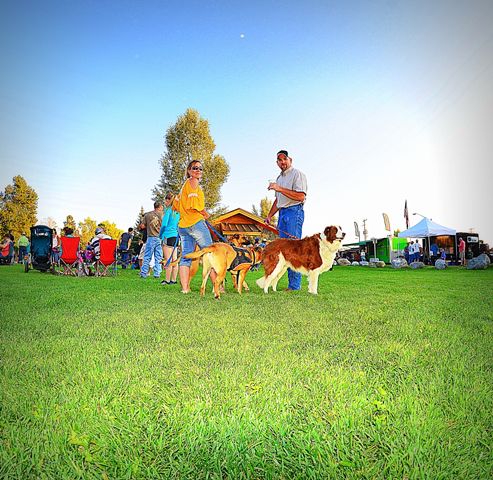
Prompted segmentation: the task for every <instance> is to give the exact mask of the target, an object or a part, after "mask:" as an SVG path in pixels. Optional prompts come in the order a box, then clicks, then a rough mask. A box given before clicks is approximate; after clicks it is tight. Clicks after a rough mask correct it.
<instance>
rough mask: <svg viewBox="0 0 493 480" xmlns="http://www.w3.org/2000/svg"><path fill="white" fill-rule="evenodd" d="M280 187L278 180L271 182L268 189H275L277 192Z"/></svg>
mask: <svg viewBox="0 0 493 480" xmlns="http://www.w3.org/2000/svg"><path fill="white" fill-rule="evenodd" d="M278 189H279V185H277V183H276V182H270V183H269V186H268V187H267V190H274V191H275V192H277V191H278Z"/></svg>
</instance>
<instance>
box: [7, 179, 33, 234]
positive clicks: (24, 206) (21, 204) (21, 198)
mask: <svg viewBox="0 0 493 480" xmlns="http://www.w3.org/2000/svg"><path fill="white" fill-rule="evenodd" d="M12 180H13V184H12V185H7V186H6V187H5V190H4V191H3V192H0V230H1V234H2V235H5V234H6V233H8V232H9V231H11V232H12V234H13V235H14V237H15V238H18V237H19V236H20V234H21V233H22V232H25V233H28V232H29V228H30V227H31V226H32V225H34V224H35V223H36V220H37V219H36V213H37V211H38V194H37V193H36V192H35V191H34V189H33V188H32V187H30V186H29V185H28V184H27V182H26V180H24V178H23V177H21V176H20V175H17V176H15V177H14V178H13V179H12Z"/></svg>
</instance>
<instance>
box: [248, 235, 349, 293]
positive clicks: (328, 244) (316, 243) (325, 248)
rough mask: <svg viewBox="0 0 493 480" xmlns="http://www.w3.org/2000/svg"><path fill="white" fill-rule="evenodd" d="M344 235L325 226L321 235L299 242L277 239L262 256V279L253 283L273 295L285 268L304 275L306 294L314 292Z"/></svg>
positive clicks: (339, 246) (330, 265) (316, 290)
mask: <svg viewBox="0 0 493 480" xmlns="http://www.w3.org/2000/svg"><path fill="white" fill-rule="evenodd" d="M345 236H346V234H345V233H343V231H342V229H341V227H335V226H330V227H326V228H325V230H324V232H323V233H318V234H316V235H312V236H311V237H305V238H302V239H300V240H298V239H296V240H291V239H287V238H278V239H276V240H274V241H273V242H271V243H269V244H268V245H267V246H266V247H265V249H264V253H263V255H262V262H263V264H264V270H265V273H264V276H263V277H261V278H259V279H258V280H257V285H258V286H259V287H260V288H262V289H263V290H264V292H265V293H267V292H268V291H269V287H272V290H273V291H274V292H275V291H276V288H277V283H278V282H279V280H280V278H281V277H282V276H283V275H284V273H285V272H286V270H287V269H288V268H291V270H294V271H295V272H300V273H302V274H303V275H307V276H308V292H309V293H312V294H314V295H316V294H317V293H318V277H319V275H320V274H321V273H323V272H325V271H327V270H329V269H330V268H331V267H332V264H333V263H334V259H335V256H336V253H337V251H338V250H339V248H341V241H342V239H343V238H344V237H345Z"/></svg>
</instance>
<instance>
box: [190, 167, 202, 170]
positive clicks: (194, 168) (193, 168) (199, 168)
mask: <svg viewBox="0 0 493 480" xmlns="http://www.w3.org/2000/svg"><path fill="white" fill-rule="evenodd" d="M192 170H200V171H202V170H203V168H202V167H192Z"/></svg>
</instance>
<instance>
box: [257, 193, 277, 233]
mask: <svg viewBox="0 0 493 480" xmlns="http://www.w3.org/2000/svg"><path fill="white" fill-rule="evenodd" d="M273 203H274V201H273V200H270V199H269V198H268V197H264V198H262V200H260V207H259V208H257V207H256V206H255V205H252V212H253V213H254V214H255V215H258V216H259V217H262V218H265V217H267V215H268V214H269V212H270V209H271V207H272V204H273ZM271 225H272V226H274V227H275V226H276V225H277V213H276V214H275V215H274V216H273V217H272V222H271Z"/></svg>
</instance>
